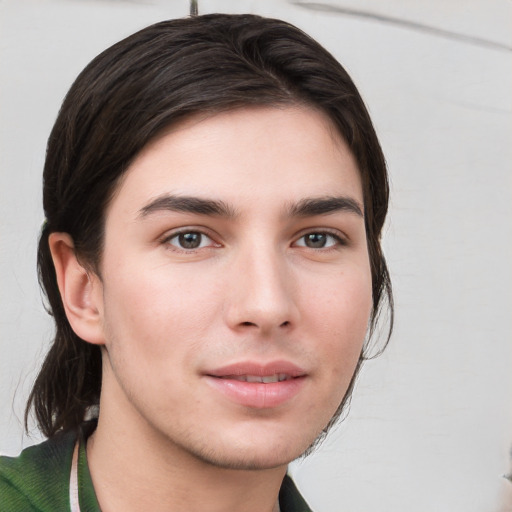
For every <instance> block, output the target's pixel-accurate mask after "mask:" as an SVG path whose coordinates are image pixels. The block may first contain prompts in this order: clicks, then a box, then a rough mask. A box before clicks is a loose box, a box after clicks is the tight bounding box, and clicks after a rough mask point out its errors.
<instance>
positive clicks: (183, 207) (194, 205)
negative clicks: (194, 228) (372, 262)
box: [139, 194, 364, 219]
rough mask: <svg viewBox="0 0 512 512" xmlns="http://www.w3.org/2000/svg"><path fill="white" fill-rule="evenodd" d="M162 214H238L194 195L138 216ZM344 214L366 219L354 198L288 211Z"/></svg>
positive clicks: (154, 204) (168, 198)
mask: <svg viewBox="0 0 512 512" xmlns="http://www.w3.org/2000/svg"><path fill="white" fill-rule="evenodd" d="M162 211H172V212H185V213H191V214H196V215H208V216H215V217H225V218H228V219H232V218H235V217H237V216H238V212H237V211H236V210H235V209H234V208H233V207H231V206H230V205H229V204H227V203H225V202H224V201H220V200H216V199H203V198H200V197H193V196H178V195H172V194H164V195H161V196H159V197H157V198H155V199H153V200H152V201H151V202H150V203H148V204H147V205H145V206H144V207H142V208H141V209H140V210H139V217H141V218H144V217H147V216H149V215H151V214H153V213H157V212H162ZM340 211H345V212H349V213H353V214H355V215H357V216H358V217H364V215H363V210H362V207H361V206H360V204H359V203H358V201H356V200H355V199H352V198H351V197H345V196H340V197H330V196H328V197H310V198H305V199H301V200H300V201H298V202H297V203H292V204H291V205H290V207H289V208H288V211H287V215H288V216H289V217H313V216H315V215H329V214H330V213H336V212H340Z"/></svg>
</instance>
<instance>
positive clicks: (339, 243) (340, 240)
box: [161, 229, 347, 253]
mask: <svg viewBox="0 0 512 512" xmlns="http://www.w3.org/2000/svg"><path fill="white" fill-rule="evenodd" d="M191 234H196V235H199V236H200V237H201V238H202V237H206V238H208V239H209V240H210V241H211V243H210V244H209V245H208V246H205V247H201V243H203V240H202V239H201V241H200V246H199V247H194V248H185V247H179V246H177V245H174V244H172V243H171V240H173V239H178V238H179V237H180V236H181V235H191ZM311 235H325V236H326V237H328V238H329V237H330V238H332V239H333V240H334V241H335V243H333V244H331V245H329V246H327V247H308V246H307V245H306V242H304V245H297V242H298V241H299V240H302V239H305V237H307V236H311ZM161 243H162V244H164V245H167V246H171V250H174V251H177V252H184V253H194V252H196V251H198V250H201V249H207V248H211V247H220V246H221V245H220V244H218V243H216V242H215V241H214V240H213V238H212V237H211V236H210V235H209V234H207V233H205V232H204V231H202V230H200V229H182V230H180V231H175V232H173V233H172V234H170V235H169V236H166V237H165V238H163V239H162V241H161ZM293 245H295V246H296V247H304V248H307V249H312V250H314V251H320V250H322V251H323V252H327V251H332V250H336V249H337V248H339V247H343V246H346V245H347V240H346V239H345V238H344V237H342V236H340V235H339V234H338V233H333V232H331V231H329V230H326V229H319V230H312V231H308V232H307V233H304V234H302V235H301V236H300V237H298V238H297V239H296V240H295V241H294V242H293Z"/></svg>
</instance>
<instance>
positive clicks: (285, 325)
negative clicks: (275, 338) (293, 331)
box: [281, 320, 290, 327]
mask: <svg viewBox="0 0 512 512" xmlns="http://www.w3.org/2000/svg"><path fill="white" fill-rule="evenodd" d="M289 325H290V322H289V321H288V320H286V322H283V323H282V324H281V327H288V326H289Z"/></svg>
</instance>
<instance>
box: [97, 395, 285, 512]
mask: <svg viewBox="0 0 512 512" xmlns="http://www.w3.org/2000/svg"><path fill="white" fill-rule="evenodd" d="M121 400H122V399H121ZM109 403H110V404H112V403H114V404H116V406H115V407H109V405H108V403H104V401H102V403H101V404H100V416H99V420H98V427H97V429H96V431H95V432H94V433H93V434H92V435H91V437H90V438H89V440H88V442H87V458H88V463H89V469H90V472H91V476H92V480H93V484H94V489H95V492H96V496H97V498H98V501H99V504H100V507H101V510H102V511H103V512H111V511H116V510H123V511H125V512H131V511H139V510H152V511H154V512H160V511H168V510H187V511H189V512H203V511H204V510H208V511H209V512H227V511H237V512H263V511H265V512H276V511H278V510H279V507H278V505H277V503H278V493H279V489H280V486H281V482H282V479H283V478H284V475H285V473H286V466H279V467H277V468H270V469H258V470H246V469H244V470H236V469H226V468H222V467H218V466H215V465H213V464H211V463H209V462H205V461H204V460H200V459H199V458H197V457H196V456H194V455H193V454H190V453H188V452H187V451H186V450H184V449H182V448H181V447H179V446H176V444H174V443H173V442H172V441H171V440H169V439H166V438H165V437H163V436H162V435H161V434H158V433H155V429H154V428H152V427H151V426H150V425H149V424H148V423H147V422H146V421H145V420H144V419H143V418H141V417H140V416H138V415H137V413H136V412H134V411H129V414H127V413H126V410H124V412H123V407H118V405H119V402H117V403H116V402H115V401H112V400H110V401H109ZM137 416H138V417H137Z"/></svg>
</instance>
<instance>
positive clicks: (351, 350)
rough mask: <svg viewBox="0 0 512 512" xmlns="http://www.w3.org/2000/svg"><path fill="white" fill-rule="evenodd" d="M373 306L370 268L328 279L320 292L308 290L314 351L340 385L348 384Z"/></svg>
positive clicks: (308, 310)
mask: <svg viewBox="0 0 512 512" xmlns="http://www.w3.org/2000/svg"><path fill="white" fill-rule="evenodd" d="M371 307H372V291H371V276H370V272H369V270H368V271H367V272H366V271H364V270H363V271H361V272H358V273H354V272H351V273H346V274H341V275H339V276H338V277H337V278H336V279H330V280H329V281H328V282H327V283H326V284H325V287H324V288H323V289H322V290H321V293H317V294H311V295H310V296H309V298H308V305H307V308H304V310H305V311H307V312H308V317H309V319H310V325H311V326H312V329H313V333H312V336H314V337H315V339H316V340H317V344H316V351H317V353H318V354H321V355H322V357H323V358H324V363H325V364H324V368H325V369H327V368H328V369H329V370H330V372H331V378H332V379H335V380H338V381H339V382H340V386H341V387H343V386H345V385H348V382H349V381H350V378H351V377H352V373H353V370H354V368H355V366H356V364H357V361H358V360H359V357H360V354H361V350H362V347H363V343H364V340H365V336H366V332H367V328H368V321H369V316H370V312H371Z"/></svg>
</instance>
